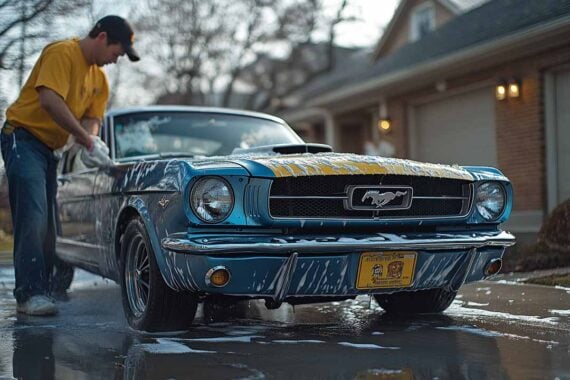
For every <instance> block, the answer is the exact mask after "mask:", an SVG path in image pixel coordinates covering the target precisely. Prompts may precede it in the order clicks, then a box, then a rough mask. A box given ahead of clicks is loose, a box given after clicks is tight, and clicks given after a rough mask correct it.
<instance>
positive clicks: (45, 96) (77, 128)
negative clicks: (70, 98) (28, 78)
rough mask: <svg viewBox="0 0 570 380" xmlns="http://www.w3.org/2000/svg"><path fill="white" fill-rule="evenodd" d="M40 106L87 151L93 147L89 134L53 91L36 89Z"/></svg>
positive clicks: (43, 88)
mask: <svg viewBox="0 0 570 380" xmlns="http://www.w3.org/2000/svg"><path fill="white" fill-rule="evenodd" d="M37 91H38V95H39V100H40V105H41V107H42V108H43V109H45V110H46V112H47V113H48V114H49V115H50V116H51V117H52V119H53V120H54V121H55V122H56V123H57V124H58V125H59V126H60V127H62V128H63V129H65V130H66V131H68V132H69V133H71V134H72V135H73V136H75V138H76V139H77V142H78V143H80V144H81V145H84V146H85V147H86V148H87V150H91V149H92V147H93V140H92V139H91V136H90V134H89V133H88V132H87V130H86V129H84V128H83V127H82V126H81V123H80V122H79V121H78V120H77V119H76V118H75V116H73V114H72V113H71V111H70V110H69V107H68V106H67V104H65V102H64V101H63V98H61V96H59V95H58V94H57V93H56V92H55V91H53V90H50V89H49V88H47V87H43V86H42V87H39V88H38V89H37Z"/></svg>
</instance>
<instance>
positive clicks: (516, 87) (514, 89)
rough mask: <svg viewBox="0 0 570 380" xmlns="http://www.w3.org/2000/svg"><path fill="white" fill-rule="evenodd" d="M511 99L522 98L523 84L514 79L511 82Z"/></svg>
mask: <svg viewBox="0 0 570 380" xmlns="http://www.w3.org/2000/svg"><path fill="white" fill-rule="evenodd" d="M508 94H509V98H518V97H520V96H521V84H520V82H519V81H517V80H515V79H513V80H511V81H510V82H509V91H508Z"/></svg>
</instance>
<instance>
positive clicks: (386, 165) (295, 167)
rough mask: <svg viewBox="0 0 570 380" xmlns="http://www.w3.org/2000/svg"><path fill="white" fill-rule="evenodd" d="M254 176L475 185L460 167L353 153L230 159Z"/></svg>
mask: <svg viewBox="0 0 570 380" xmlns="http://www.w3.org/2000/svg"><path fill="white" fill-rule="evenodd" d="M224 161H226V162H227V161H231V162H234V163H236V164H239V165H241V166H243V167H245V168H246V169H247V170H248V171H249V172H250V173H251V174H252V175H253V176H260V177H301V176H316V175H359V174H399V175H412V176H424V177H438V178H450V179H462V180H468V181H473V180H474V177H473V176H472V175H471V173H470V172H469V171H467V170H465V169H464V168H462V167H460V166H457V165H453V166H451V165H440V164H429V163H422V162H417V161H411V160H403V159H397V158H386V157H378V156H363V155H357V154H349V153H318V154H311V153H304V154H287V155H257V156H255V155H241V156H228V157H226V158H225V160H224Z"/></svg>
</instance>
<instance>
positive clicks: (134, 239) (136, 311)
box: [120, 218, 198, 331]
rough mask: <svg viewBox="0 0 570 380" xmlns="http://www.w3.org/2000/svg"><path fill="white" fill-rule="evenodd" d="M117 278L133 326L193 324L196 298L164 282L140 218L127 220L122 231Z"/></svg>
mask: <svg viewBox="0 0 570 380" xmlns="http://www.w3.org/2000/svg"><path fill="white" fill-rule="evenodd" d="M120 282H121V292H122V298H123V309H124V310H125V316H126V317H127V320H128V322H129V325H131V327H133V328H134V329H137V330H144V331H169V330H170V331H172V330H185V329H187V328H188V327H189V326H190V325H191V324H192V321H193V320H194V315H195V314H196V307H197V304H198V298H197V296H196V295H195V294H193V293H190V292H177V291H175V290H172V289H171V288H170V287H168V285H166V283H165V282H164V280H163V279H162V275H161V273H160V269H159V267H158V265H157V263H156V258H155V256H154V252H153V250H152V246H151V244H150V240H149V238H148V234H147V232H146V228H145V226H144V224H143V222H142V221H141V220H140V219H139V218H135V219H133V220H131V221H130V222H129V224H128V225H127V228H126V230H125V233H124V235H123V242H122V244H121V278H120Z"/></svg>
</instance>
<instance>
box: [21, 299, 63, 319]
mask: <svg viewBox="0 0 570 380" xmlns="http://www.w3.org/2000/svg"><path fill="white" fill-rule="evenodd" d="M16 311H17V312H18V313H23V314H28V315H54V314H57V306H55V303H54V302H53V301H52V300H51V299H49V298H48V297H46V296H32V297H30V298H28V300H27V301H26V302H24V303H18V305H17V306H16Z"/></svg>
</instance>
